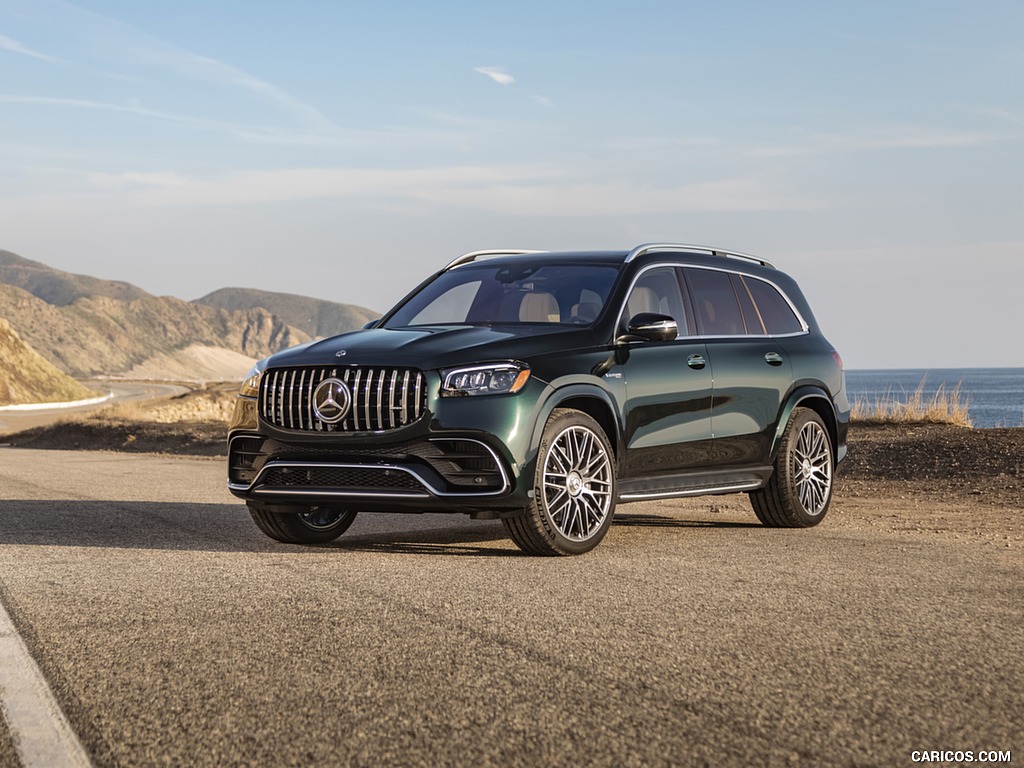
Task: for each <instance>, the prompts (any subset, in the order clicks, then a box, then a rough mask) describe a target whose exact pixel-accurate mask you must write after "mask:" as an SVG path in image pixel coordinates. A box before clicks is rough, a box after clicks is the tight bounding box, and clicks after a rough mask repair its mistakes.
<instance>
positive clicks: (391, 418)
mask: <svg viewBox="0 0 1024 768" xmlns="http://www.w3.org/2000/svg"><path fill="white" fill-rule="evenodd" d="M397 383H398V370H397V369H396V370H394V371H392V372H391V389H390V390H388V429H394V428H395V426H396V424H395V384H397Z"/></svg>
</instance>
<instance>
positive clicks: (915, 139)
mask: <svg viewBox="0 0 1024 768" xmlns="http://www.w3.org/2000/svg"><path fill="white" fill-rule="evenodd" d="M1006 138H1008V137H1007V136H1006V134H1003V133H997V132H995V131H946V132H943V131H930V130H907V131H902V132H893V133H891V134H889V135H878V134H876V135H871V134H862V135H852V134H851V135H843V134H826V135H817V136H812V137H809V138H808V140H807V142H806V143H805V144H799V145H775V146H772V145H764V146H755V147H751V148H750V149H749V150H748V151H747V154H748V155H750V156H753V157H802V156H808V155H837V154H850V153H855V152H873V151H882V150H892V149H934V148H940V147H975V146H980V145H983V144H988V143H991V142H994V141H1000V140H1004V139H1006Z"/></svg>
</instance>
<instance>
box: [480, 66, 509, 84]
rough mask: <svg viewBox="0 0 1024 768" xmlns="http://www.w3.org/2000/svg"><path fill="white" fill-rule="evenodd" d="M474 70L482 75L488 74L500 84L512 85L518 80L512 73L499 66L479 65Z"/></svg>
mask: <svg viewBox="0 0 1024 768" xmlns="http://www.w3.org/2000/svg"><path fill="white" fill-rule="evenodd" d="M473 71H474V72H479V73H480V74H481V75H486V76H487V77H489V78H491V80H493V81H494V82H496V83H497V84H498V85H512V83H514V82H515V81H516V79H515V78H514V77H512V75H510V74H509V73H508V72H506V71H505V70H503V69H499V68H498V67H477V68H476V69H474V70H473Z"/></svg>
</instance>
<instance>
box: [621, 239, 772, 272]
mask: <svg viewBox="0 0 1024 768" xmlns="http://www.w3.org/2000/svg"><path fill="white" fill-rule="evenodd" d="M651 251H686V252H690V251H699V252H702V253H710V254H711V255H712V256H726V257H728V258H731V259H745V260H746V261H753V262H755V263H757V264H760V265H761V266H763V267H768V268H769V269H776V266H775V265H774V264H772V263H771V262H770V261H768V260H767V259H762V258H761V257H760V256H751V255H750V254H747V253H739V252H738V251H727V250H725V249H724V248H709V247H708V246H706V245H683V244H682V243H644V244H643V245H638V246H637V247H636V248H634V249H633V250H632V251H630V252H629V255H628V256H626V262H625V263H627V264H628V263H629V262H631V261H632V260H633V259H636V258H638V257H640V256H642V255H643V254H645V253H650V252H651Z"/></svg>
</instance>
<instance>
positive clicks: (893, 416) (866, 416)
mask: <svg viewBox="0 0 1024 768" xmlns="http://www.w3.org/2000/svg"><path fill="white" fill-rule="evenodd" d="M924 385H925V380H924V379H922V380H921V383H920V384H919V385H918V386H917V389H915V390H914V391H913V392H910V393H907V392H902V393H900V394H896V393H894V392H886V393H885V395H883V396H882V397H880V398H878V399H877V400H874V401H869V400H867V399H866V398H858V399H857V400H856V401H854V403H853V412H852V414H851V418H852V419H853V420H854V421H858V422H861V423H866V424H953V425H955V426H959V427H972V426H974V425H973V424H972V423H971V416H970V414H969V413H968V405H969V404H970V399H969V398H968V397H967V396H966V395H964V394H963V392H962V391H961V385H960V384H957V385H956V386H955V387H953V389H946V388H945V387H944V386H941V385H940V386H939V388H938V389H937V390H936V391H935V393H934V394H932V395H926V394H925V392H924Z"/></svg>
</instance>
